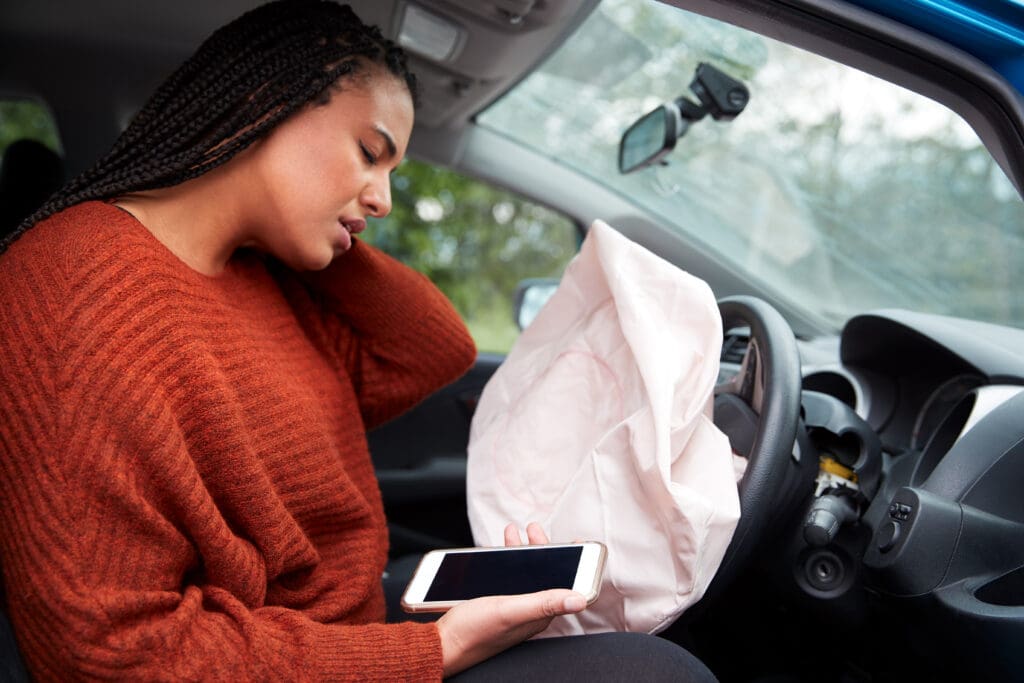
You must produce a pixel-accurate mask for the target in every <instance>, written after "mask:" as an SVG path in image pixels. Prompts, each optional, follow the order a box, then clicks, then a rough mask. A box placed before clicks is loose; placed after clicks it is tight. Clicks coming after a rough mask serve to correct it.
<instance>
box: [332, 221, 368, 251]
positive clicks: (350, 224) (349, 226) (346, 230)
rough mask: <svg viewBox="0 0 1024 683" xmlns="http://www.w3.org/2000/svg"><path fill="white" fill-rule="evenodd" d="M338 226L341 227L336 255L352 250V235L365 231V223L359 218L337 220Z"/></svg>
mask: <svg viewBox="0 0 1024 683" xmlns="http://www.w3.org/2000/svg"><path fill="white" fill-rule="evenodd" d="M338 225H340V226H341V230H340V231H339V233H340V234H339V235H338V253H343V252H346V251H348V250H349V249H351V248H352V235H355V234H358V233H360V232H362V231H363V230H365V229H366V221H364V220H363V219H361V218H339V219H338Z"/></svg>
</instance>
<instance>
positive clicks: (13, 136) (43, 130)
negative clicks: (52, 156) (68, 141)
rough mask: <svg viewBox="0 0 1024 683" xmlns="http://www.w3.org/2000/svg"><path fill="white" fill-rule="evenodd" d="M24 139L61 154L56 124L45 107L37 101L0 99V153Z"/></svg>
mask: <svg viewBox="0 0 1024 683" xmlns="http://www.w3.org/2000/svg"><path fill="white" fill-rule="evenodd" d="M25 139H29V140H36V141H37V142H41V143H43V144H44V145H46V146H47V147H49V148H50V149H51V150H53V151H54V152H57V153H58V154H59V153H60V152H61V145H60V136H59V135H58V134H57V124H56V123H55V122H54V120H53V116H52V115H51V114H50V110H49V108H47V106H46V105H44V104H43V103H42V102H39V101H37V100H27V99H0V153H2V152H3V150H5V149H7V147H8V146H9V145H10V144H11V143H12V142H15V141H17V140H25Z"/></svg>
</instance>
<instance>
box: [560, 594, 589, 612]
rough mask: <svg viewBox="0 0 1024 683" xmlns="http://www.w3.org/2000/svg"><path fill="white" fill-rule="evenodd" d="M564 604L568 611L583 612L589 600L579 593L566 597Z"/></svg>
mask: <svg viewBox="0 0 1024 683" xmlns="http://www.w3.org/2000/svg"><path fill="white" fill-rule="evenodd" d="M562 606H563V607H565V611H566V612H581V611H583V609H584V608H586V606H587V601H586V600H584V599H583V598H582V597H580V596H579V595H570V596H569V597H568V598H566V599H565V602H564V603H562Z"/></svg>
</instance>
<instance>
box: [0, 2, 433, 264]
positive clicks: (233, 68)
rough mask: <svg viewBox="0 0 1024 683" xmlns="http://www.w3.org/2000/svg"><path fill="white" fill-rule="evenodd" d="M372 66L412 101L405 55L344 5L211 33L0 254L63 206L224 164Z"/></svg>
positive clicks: (267, 16)
mask: <svg viewBox="0 0 1024 683" xmlns="http://www.w3.org/2000/svg"><path fill="white" fill-rule="evenodd" d="M368 64H377V65H380V66H382V67H384V68H386V69H387V71H388V72H390V73H391V74H392V75H394V76H396V77H397V78H400V79H402V80H403V81H404V82H405V84H406V86H407V87H408V89H409V93H410V95H412V96H413V98H414V99H415V94H416V81H415V77H414V76H413V75H412V73H410V71H409V69H408V66H407V64H406V59H405V53H404V52H403V51H402V50H401V48H399V47H397V46H396V45H395V44H394V43H392V42H391V41H389V40H387V39H385V38H384V36H383V35H382V34H381V32H380V29H378V28H376V27H370V26H367V25H365V24H363V22H362V21H360V19H359V18H358V17H357V16H356V15H355V13H354V12H353V11H352V9H351V8H350V7H349V6H348V5H344V6H342V5H338V4H336V3H334V2H332V1H330V0H278V1H276V2H271V3H269V4H266V5H262V6H260V7H257V8H256V9H253V10H251V11H249V12H247V13H245V14H243V15H242V16H241V17H239V18H238V19H236V20H234V21H232V22H231V23H229V24H227V25H225V26H224V27H222V28H220V29H218V30H217V31H216V32H214V33H213V34H212V35H211V36H210V37H209V38H208V39H207V40H206V41H205V42H204V43H203V44H202V45H200V46H199V49H198V50H197V51H196V52H195V54H193V55H192V57H190V58H189V59H188V60H187V61H186V62H185V63H184V64H182V65H181V67H179V68H178V70H177V71H175V72H174V73H173V74H172V75H171V76H170V78H168V79H167V80H166V81H165V82H164V83H163V85H161V86H160V88H158V89H157V91H156V92H155V93H154V94H153V95H152V96H151V97H150V99H149V101H148V102H146V104H145V105H144V106H143V107H142V109H141V110H140V111H139V113H138V114H137V115H136V116H135V118H134V119H132V121H131V123H130V124H129V125H128V127H127V128H126V129H125V131H124V132H123V133H122V134H121V136H120V137H119V138H118V139H117V140H116V141H115V142H114V145H113V147H112V148H111V150H110V151H109V152H108V153H107V154H106V155H105V156H104V157H102V158H101V159H100V160H99V161H97V162H96V163H95V164H94V165H93V166H92V168H90V169H88V170H86V171H85V172H83V173H82V174H81V175H79V176H78V177H76V178H75V179H73V180H72V181H70V182H69V183H67V184H66V185H65V186H64V187H62V188H61V189H60V190H58V191H57V192H56V193H55V194H54V195H53V196H51V197H50V199H49V200H48V201H47V202H46V203H45V204H43V206H42V207H40V208H39V209H38V210H37V211H36V212H35V213H34V214H32V215H31V216H29V217H28V218H27V219H26V220H25V221H23V222H22V223H21V224H20V225H19V226H18V227H17V228H16V229H15V230H14V231H13V232H11V233H9V234H8V235H7V236H5V237H4V238H3V239H2V240H0V254H2V253H3V252H5V251H6V250H7V248H8V247H9V246H10V245H11V244H12V243H13V242H14V241H15V240H17V239H18V237H20V236H21V235H23V234H24V233H25V231H26V230H28V229H29V228H30V227H32V226H33V225H34V224H36V223H38V222H39V221H41V220H43V219H45V218H47V217H49V216H52V215H53V214H55V213H57V212H59V211H62V210H64V209H66V208H68V207H69V206H73V205H75V204H79V203H81V202H85V201H88V200H92V199H109V198H112V197H117V196H119V195H122V194H126V193H128V192H138V191H142V190H153V189H157V188H162V187H170V186H172V185H177V184H179V183H183V182H185V181H186V180H190V179H192V178H196V177H198V176H200V175H202V174H204V173H206V172H207V171H210V170H212V169H214V168H216V167H217V166H220V165H221V164H223V163H225V162H226V161H228V160H229V159H231V158H232V157H234V156H235V155H236V154H238V153H239V152H241V151H242V150H243V149H245V148H246V147H248V146H249V145H251V144H252V143H253V142H254V141H256V140H257V139H259V138H262V137H264V136H266V135H267V134H268V133H269V132H270V131H271V130H272V129H273V128H274V127H275V126H277V125H278V124H279V123H281V121H283V120H284V119H285V118H287V117H288V116H289V115H291V114H292V113H294V112H296V111H297V110H299V109H300V108H301V107H303V106H304V105H306V104H307V103H310V102H313V103H315V104H326V103H327V102H328V101H329V99H330V95H331V89H332V88H337V87H338V83H339V79H344V78H346V77H349V76H353V75H358V74H359V73H360V71H361V70H365V69H366V68H367V65H368Z"/></svg>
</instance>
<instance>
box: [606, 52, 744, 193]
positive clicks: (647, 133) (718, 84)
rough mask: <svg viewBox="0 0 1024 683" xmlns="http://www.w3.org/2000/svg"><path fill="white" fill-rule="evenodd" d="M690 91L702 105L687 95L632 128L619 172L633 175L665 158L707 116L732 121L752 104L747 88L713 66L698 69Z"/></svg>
mask: <svg viewBox="0 0 1024 683" xmlns="http://www.w3.org/2000/svg"><path fill="white" fill-rule="evenodd" d="M690 90H692V91H693V93H694V94H695V95H696V96H697V99H698V100H699V101H700V103H699V104H698V103H696V102H694V101H692V100H690V99H688V98H687V97H686V96H685V95H684V96H682V97H680V98H678V99H676V100H675V101H673V102H668V103H666V104H663V105H661V106H660V107H658V108H657V109H655V110H654V111H652V112H648V113H647V114H645V115H644V116H642V117H641V118H640V119H639V120H638V121H636V122H635V123H634V124H633V125H631V126H630V127H629V128H628V129H626V132H625V133H623V135H622V140H621V142H620V143H619V173H630V172H632V171H635V170H637V169H638V168H643V167H644V166H650V165H651V164H654V163H656V162H658V161H660V160H661V159H662V157H664V156H665V155H666V154H668V153H669V152H671V151H672V150H673V149H674V148H675V146H676V140H678V139H679V138H681V137H682V136H683V135H684V134H685V133H686V131H687V130H688V129H689V127H690V124H691V123H694V122H696V121H700V120H701V119H702V118H704V116H705V115H706V114H711V118H713V119H715V120H716V121H732V120H733V119H734V118H736V116H737V115H739V113H740V112H742V111H743V109H744V108H745V107H746V106H747V102H749V101H750V91H749V90H747V86H745V85H743V83H741V82H739V81H737V80H736V79H735V78H732V77H731V76H729V75H727V74H725V73H723V72H721V71H719V70H718V69H716V68H715V67H713V66H711V65H710V64H706V63H704V62H701V63H700V64H699V65H698V66H697V72H696V73H695V74H694V77H693V81H692V82H691V83H690Z"/></svg>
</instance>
